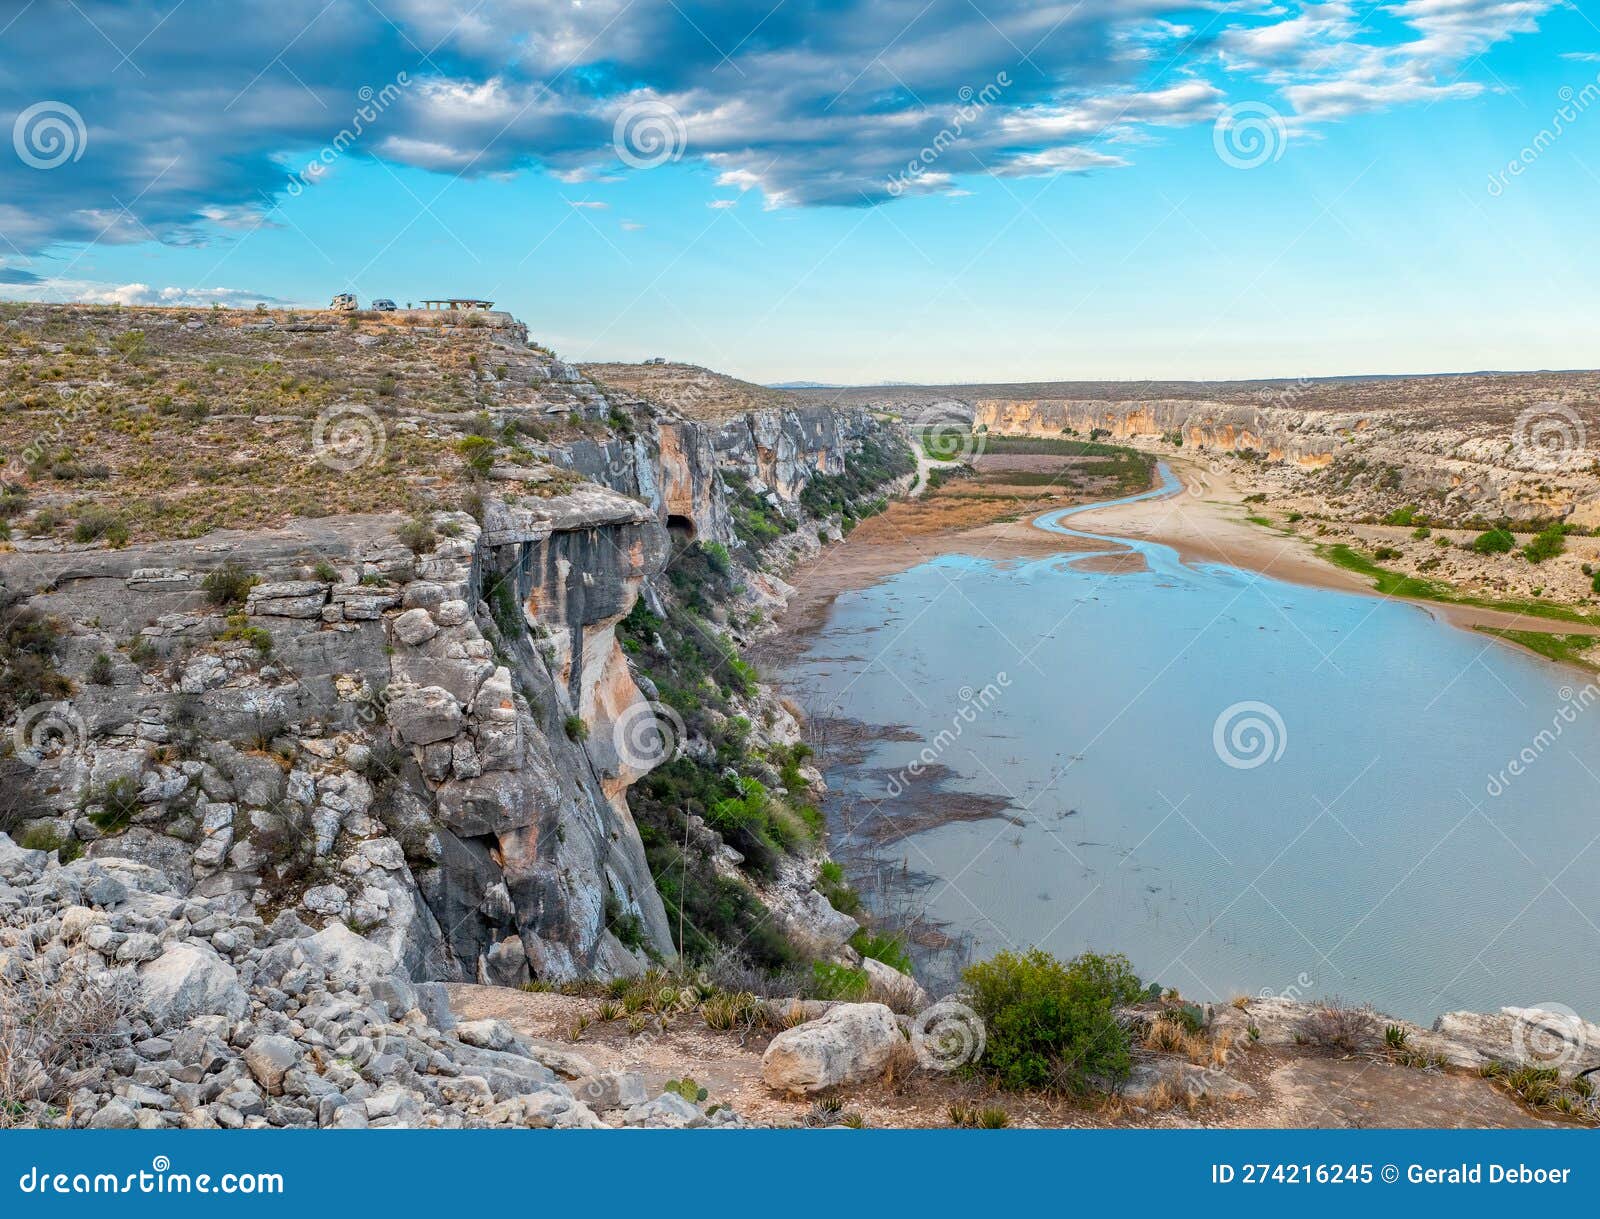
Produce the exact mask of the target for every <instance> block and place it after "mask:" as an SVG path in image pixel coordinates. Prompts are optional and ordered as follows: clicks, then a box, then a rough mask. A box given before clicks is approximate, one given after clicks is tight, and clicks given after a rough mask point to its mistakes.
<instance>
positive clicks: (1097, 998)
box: [962, 948, 1144, 1095]
mask: <svg viewBox="0 0 1600 1219" xmlns="http://www.w3.org/2000/svg"><path fill="white" fill-rule="evenodd" d="M962 977H963V979H964V981H965V982H966V986H967V990H968V992H969V993H970V994H971V996H972V1007H973V1010H974V1011H976V1012H977V1013H978V1016H979V1018H980V1019H981V1020H982V1021H983V1023H984V1028H985V1034H986V1044H985V1047H984V1052H983V1057H982V1058H981V1059H979V1061H978V1063H977V1069H978V1070H979V1071H981V1072H982V1073H984V1074H985V1075H988V1076H989V1077H990V1078H992V1079H993V1080H994V1081H995V1082H996V1083H998V1084H999V1085H1000V1086H1001V1087H1004V1088H1013V1089H1017V1088H1048V1089H1052V1090H1058V1091H1063V1092H1070V1093H1073V1094H1080V1095H1081V1094H1083V1093H1086V1092H1090V1091H1094V1090H1107V1089H1110V1088H1113V1087H1115V1086H1116V1085H1117V1084H1119V1083H1120V1082H1121V1081H1122V1080H1124V1079H1126V1078H1127V1075H1128V1072H1129V1070H1130V1068H1131V1067H1132V1059H1131V1057H1130V1054H1129V1044H1130V1043H1129V1037H1128V1031H1127V1030H1126V1029H1125V1028H1123V1026H1122V1025H1121V1023H1120V1022H1119V1021H1118V1020H1117V1017H1116V1011H1115V1009H1116V1008H1117V1007H1119V1006H1123V1005H1125V1004H1129V1003H1133V1002H1135V1001H1136V1000H1137V999H1139V998H1140V996H1141V995H1142V994H1143V993H1144V988H1143V987H1142V986H1141V985H1140V983H1139V979H1138V978H1137V977H1136V976H1135V975H1134V973H1133V970H1132V968H1131V967H1130V966H1129V964H1128V960H1127V958H1126V957H1123V956H1121V955H1110V956H1101V955H1098V954H1096V953H1084V954H1083V955H1082V956H1079V957H1075V958H1074V959H1073V960H1071V961H1067V962H1062V961H1060V960H1058V959H1057V958H1056V957H1054V956H1052V955H1051V954H1050V953H1048V952H1045V951H1044V950H1043V949H1038V948H1036V949H1034V950H1033V951H1032V952H1029V953H1027V954H1026V955H1021V956H1019V955H1017V954H1014V953H1010V952H1002V953H1000V954H999V955H998V956H995V957H992V958H991V959H989V960H988V961H984V962H982V963H980V964H977V965H973V966H970V967H969V968H967V969H966V970H965V971H963V973H962Z"/></svg>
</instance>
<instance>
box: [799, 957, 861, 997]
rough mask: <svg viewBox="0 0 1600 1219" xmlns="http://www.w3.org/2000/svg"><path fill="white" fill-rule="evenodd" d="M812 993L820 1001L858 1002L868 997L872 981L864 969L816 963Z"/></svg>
mask: <svg viewBox="0 0 1600 1219" xmlns="http://www.w3.org/2000/svg"><path fill="white" fill-rule="evenodd" d="M811 974H812V979H811V991H812V994H813V996H814V997H816V998H818V999H845V1000H849V1001H851V1002H856V1001H858V1000H861V999H865V998H866V997H867V990H868V988H869V987H870V986H871V985H872V980H871V979H870V978H869V977H867V971H866V970H864V969H852V968H850V966H848V965H835V964H833V963H832V962H831V961H815V962H813V963H812V966H811Z"/></svg>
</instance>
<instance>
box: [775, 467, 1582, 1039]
mask: <svg viewBox="0 0 1600 1219" xmlns="http://www.w3.org/2000/svg"><path fill="white" fill-rule="evenodd" d="M1161 474H1162V479H1163V486H1162V487H1161V488H1159V489H1158V490H1156V491H1153V492H1150V493H1149V494H1150V495H1164V494H1173V493H1181V492H1178V491H1177V483H1176V481H1175V480H1174V479H1173V477H1172V475H1171V473H1170V471H1168V470H1166V468H1165V467H1162V469H1161ZM1136 498H1143V497H1136ZM1093 506H1094V507H1100V506H1103V505H1093ZM1085 510H1087V509H1086V508H1078V509H1068V510H1066V511H1064V512H1056V513H1052V514H1050V515H1049V516H1047V517H1044V518H1041V523H1042V524H1045V525H1046V527H1049V528H1054V529H1056V530H1059V531H1061V532H1064V533H1072V532H1074V531H1073V530H1071V529H1070V528H1069V527H1068V526H1067V525H1066V524H1065V523H1064V521H1065V519H1066V518H1068V517H1070V516H1072V515H1073V514H1075V513H1076V512H1081V511H1085ZM1080 536H1092V535H1080ZM1118 541H1123V540H1122V539H1118ZM1123 544H1124V545H1126V546H1128V547H1131V548H1133V549H1135V550H1137V551H1139V552H1140V553H1141V554H1142V555H1143V556H1144V560H1145V563H1146V564H1147V568H1148V569H1147V570H1143V571H1136V572H1121V573H1117V572H1108V571H1096V570H1091V569H1088V568H1086V567H1085V566H1084V556H1083V555H1081V554H1073V555H1064V556H1061V557H1058V558H1051V559H1044V560H1032V561H1024V562H1014V561H1012V562H989V561H985V560H982V559H974V558H970V557H962V556H945V557H942V558H939V559H937V560H935V561H933V562H929V563H925V564H922V565H921V566H918V567H915V568H913V569H911V570H909V571H906V572H903V573H901V574H900V575H898V576H895V577H893V578H891V579H889V580H886V581H884V582H883V583H880V584H878V585H876V586H874V587H872V588H868V589H864V590H861V591H857V592H852V593H847V594H845V595H843V596H841V597H839V598H838V600H837V602H836V603H835V604H834V607H833V609H832V611H831V613H830V616H829V618H828V620H827V623H826V625H825V626H824V628H823V629H822V630H821V631H820V632H819V633H818V634H817V635H816V636H815V637H814V638H812V639H810V640H809V641H808V642H807V645H806V646H805V648H804V649H803V650H802V651H801V652H800V653H799V654H798V655H797V657H796V659H795V660H794V662H793V663H792V664H791V666H790V667H789V669H788V671H787V672H786V673H785V674H783V676H784V678H785V680H786V681H787V682H788V683H789V685H790V686H791V689H792V690H793V692H794V693H795V694H796V696H797V698H798V699H799V700H800V701H801V702H802V703H803V704H804V706H805V707H806V709H807V710H808V711H809V712H810V713H811V714H813V715H816V714H830V713H831V714H833V715H839V716H846V717H849V718H852V719H856V720H861V721H865V722H866V723H868V724H873V725H903V726H905V727H906V728H907V729H909V730H910V734H914V735H915V736H916V737H917V738H919V739H917V740H909V739H907V740H900V739H886V740H878V741H876V742H874V743H873V744H871V745H870V747H869V750H868V756H867V758H866V762H865V764H864V765H861V766H851V767H840V768H838V769H837V770H836V771H834V772H832V773H830V774H829V781H830V784H832V785H834V786H835V787H836V788H841V789H843V790H842V791H841V793H840V794H841V795H842V796H843V797H845V798H846V800H847V802H851V803H853V804H854V816H853V818H852V820H851V822H850V824H849V826H848V827H847V826H846V825H845V824H843V823H841V822H839V821H836V822H835V824H834V826H833V830H834V842H835V848H836V851H838V852H839V853H841V854H842V855H843V856H844V857H846V858H849V857H850V855H851V846H852V843H851V841H850V840H851V838H852V837H856V836H858V835H859V833H860V830H861V828H862V825H863V824H864V819H865V818H872V817H883V818H889V817H897V816H903V815H904V812H905V810H906V809H907V808H908V807H911V806H914V805H915V802H916V801H917V800H918V799H919V798H921V797H922V796H924V795H927V796H932V795H933V794H934V793H935V792H936V791H943V792H945V793H950V792H955V793H973V794H975V795H977V794H983V795H998V796H1002V797H1005V798H1006V799H1007V800H1008V801H1009V802H1010V806H1011V807H1010V808H1009V809H1008V810H1007V812H1006V813H1005V814H1004V815H1003V816H1002V817H999V818H989V819H984V820H975V821H951V822H947V823H944V824H939V825H935V826H933V827H932V828H926V829H924V830H922V831H921V832H917V833H914V834H911V835H909V836H907V837H904V838H901V839H900V840H898V841H895V842H892V843H891V844H889V845H887V846H880V847H879V848H878V849H877V854H878V856H879V858H880V859H884V860H888V861H892V862H893V864H894V865H895V869H894V870H895V871H897V872H903V874H906V875H909V876H911V877H912V878H914V879H915V881H916V884H915V885H914V886H910V887H908V888H907V889H906V891H905V892H904V893H902V899H903V900H908V901H911V902H912V903H913V907H914V908H916V909H923V908H925V909H926V911H927V914H928V916H929V917H930V918H931V919H933V920H936V921H937V922H939V923H941V924H943V925H945V926H946V928H947V929H948V930H950V931H952V932H962V933H965V934H967V935H968V936H970V939H971V942H972V950H973V952H974V954H975V955H976V956H979V957H981V956H985V955H988V954H989V953H990V952H993V951H995V950H997V949H999V948H1003V947H1026V946H1030V945H1034V944H1037V945H1040V946H1043V947H1046V948H1048V949H1050V950H1051V951H1053V952H1056V953H1058V954H1064V955H1065V954H1072V953H1075V952H1078V951H1081V950H1083V949H1085V948H1096V949H1100V950H1116V951H1121V952H1125V953H1127V954H1128V956H1129V957H1131V958H1132V960H1133V962H1134V965H1135V967H1136V968H1137V969H1138V970H1139V971H1140V973H1141V974H1142V975H1143V976H1145V977H1147V978H1149V979H1152V980H1157V981H1160V982H1161V983H1163V984H1164V985H1169V986H1176V987H1178V988H1179V989H1180V990H1182V991H1183V992H1185V993H1186V994H1188V995H1190V996H1193V997H1199V998H1208V999H1226V998H1228V997H1230V996H1232V995H1234V994H1238V993H1241V992H1245V991H1248V992H1252V993H1254V992H1258V991H1270V992H1273V993H1289V994H1295V995H1299V996H1300V997H1311V996H1317V995H1340V996H1343V997H1345V998H1347V999H1351V1000H1361V1001H1367V1002H1371V1003H1374V1004H1376V1005H1377V1006H1378V1007H1379V1008H1381V1009H1383V1010H1385V1011H1388V1012H1390V1013H1393V1014H1397V1015H1402V1016H1406V1017H1410V1018H1416V1019H1424V1020H1426V1019H1430V1018H1431V1017H1432V1016H1433V1015H1434V1014H1436V1013H1438V1012H1440V1011H1446V1010H1454V1009H1471V1010H1493V1009H1494V1008H1496V1007H1498V1006H1499V1005H1502V1004H1519V1005H1525V1004H1538V1005H1541V1006H1546V1007H1548V1006H1552V1005H1554V1004H1561V1005H1565V1006H1567V1007H1570V1008H1574V1009H1576V1010H1577V1011H1579V1012H1582V1013H1584V1014H1586V1015H1588V1016H1589V1017H1590V1018H1595V1017H1596V1016H1597V1015H1600V969H1597V968H1595V962H1596V961H1600V692H1597V691H1596V690H1595V688H1594V687H1592V686H1589V685H1588V684H1587V683H1586V681H1585V678H1584V677H1583V675H1582V674H1579V673H1577V672H1575V671H1569V670H1567V669H1565V668H1561V667H1558V666H1556V665H1554V664H1551V663H1549V662H1547V661H1544V660H1542V659H1540V658H1537V657H1533V656H1530V655H1525V654H1523V653H1521V652H1519V651H1516V650H1514V649H1512V648H1509V647H1506V646H1503V645H1501V644H1498V643H1495V642H1492V641H1490V640H1489V639H1487V638H1485V637H1482V636H1479V635H1474V634H1471V633H1469V632H1466V631H1462V630H1458V629H1456V628H1454V627H1451V626H1448V625H1446V624H1443V623H1440V622H1437V621H1435V620H1434V619H1433V618H1432V617H1431V616H1430V615H1429V614H1428V613H1427V612H1426V611H1425V610H1423V609H1421V608H1419V607H1417V606H1415V605H1411V604H1406V603H1401V602H1394V601H1386V600H1382V599H1380V598H1376V597H1365V596H1357V595H1352V594H1349V593H1342V592H1333V591H1327V590H1321V589H1313V588H1304V587H1300V586H1297V585H1290V584H1285V583H1281V582H1279V581H1276V580H1272V579H1269V578H1267V577H1263V576H1258V575H1255V574H1252V573H1249V572H1244V571H1240V570H1238V569H1236V568H1232V567H1226V566H1222V565H1217V564H1195V565H1190V564H1184V563H1182V562H1180V561H1179V559H1178V556H1177V554H1176V553H1175V552H1174V551H1173V550H1172V549H1171V548H1169V547H1166V546H1162V545H1159V544H1154V543H1147V542H1138V541H1124V542H1123ZM1089 566H1090V567H1091V568H1092V567H1093V566H1094V564H1093V562H1092V561H1091V563H1090V565H1089ZM896 735H900V736H904V735H908V734H904V733H902V734H896ZM1514 761H1515V766H1513V762H1514ZM943 768H948V770H945V769H943ZM1514 771H1519V772H1520V773H1514ZM919 772H920V773H919ZM889 794H894V795H898V797H899V798H898V799H896V800H891V801H889V802H888V803H885V804H882V805H881V807H880V806H879V802H880V801H882V800H883V798H884V796H885V795H889ZM879 828H881V827H879ZM907 894H910V895H911V896H909V897H908V896H907Z"/></svg>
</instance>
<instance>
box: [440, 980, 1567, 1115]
mask: <svg viewBox="0 0 1600 1219" xmlns="http://www.w3.org/2000/svg"><path fill="white" fill-rule="evenodd" d="M449 991H450V1006H451V1009H452V1010H453V1011H454V1012H455V1014H456V1016H457V1018H459V1019H461V1020H481V1019H485V1018H490V1017H492V1018H494V1019H497V1020H502V1021H504V1022H505V1023H506V1024H507V1025H509V1026H510V1027H511V1028H512V1029H514V1030H515V1031H517V1032H518V1033H522V1034H524V1035H525V1036H529V1037H532V1038H535V1039H537V1040H541V1041H546V1042H550V1043H553V1044H555V1045H556V1046H559V1047H560V1048H561V1049H562V1050H564V1051H566V1052H568V1053H572V1054H577V1055H580V1056H581V1057H583V1058H585V1059H587V1060H588V1061H589V1062H590V1063H592V1064H593V1065H594V1066H595V1067H596V1068H598V1069H600V1070H602V1071H605V1070H624V1071H638V1072H640V1073H642V1074H643V1075H644V1076H645V1078H646V1082H647V1083H648V1085H649V1087H650V1089H651V1091H652V1092H659V1091H660V1090H661V1087H662V1085H663V1084H665V1083H666V1082H667V1081H668V1080H669V1079H681V1078H683V1077H684V1076H691V1077H693V1079H694V1080H695V1081H696V1082H697V1083H698V1084H700V1085H701V1086H702V1087H704V1088H705V1089H706V1091H707V1093H708V1096H707V1103H711V1104H717V1103H720V1104H728V1105H732V1106H733V1108H734V1110H735V1111H736V1112H737V1113H738V1114H739V1115H740V1116H741V1117H743V1118H745V1119H746V1120H748V1121H752V1122H757V1123H763V1124H773V1125H796V1124H799V1123H801V1122H803V1121H804V1120H805V1118H806V1115H807V1114H808V1112H809V1111H810V1109H811V1102H810V1101H809V1100H791V1099H789V1098H786V1097H784V1096H781V1095H779V1094H777V1093H775V1092H773V1091H772V1090H771V1089H769V1088H768V1087H767V1086H766V1085H765V1084H763V1083H762V1082H761V1054H762V1052H763V1051H764V1050H765V1049H766V1047H767V1044H768V1043H769V1042H770V1040H771V1034H770V1033H768V1032H763V1031H761V1030H753V1031H750V1032H746V1033H743V1034H740V1033H736V1032H717V1031H714V1030H712V1029H710V1028H708V1027H706V1025H705V1023H704V1022H703V1021H702V1020H701V1019H700V1017H699V1016H698V1015H696V1014H694V1013H692V1012H691V1013H686V1014H684V1015H680V1016H677V1017H674V1018H673V1019H672V1020H671V1021H670V1022H668V1024H667V1025H666V1027H665V1028H660V1027H656V1026H655V1025H652V1026H651V1027H650V1028H648V1029H646V1030H644V1031H643V1032H640V1033H637V1034H630V1033H629V1032H628V1030H627V1027H626V1024H625V1022H624V1021H622V1020H617V1021H611V1022H606V1021H600V1020H598V1019H595V1013H596V1011H597V1009H598V1008H599V1000H597V999H592V998H586V997H582V996H575V995H560V994H553V993H543V994H535V993H529V992H527V991H521V990H512V989H509V988H506V987H495V986H473V985H467V984H459V985H451V986H450V987H449ZM584 1016H587V1017H588V1018H589V1019H590V1020H591V1021H592V1022H591V1023H590V1024H588V1025H587V1026H586V1027H585V1028H583V1030H582V1032H581V1034H580V1035H579V1036H578V1037H577V1038H576V1039H574V1038H573V1036H572V1033H573V1031H574V1028H575V1026H576V1024H577V1023H578V1022H579V1019H580V1017H584ZM1227 1070H1228V1073H1229V1074H1230V1075H1232V1076H1233V1077H1234V1078H1236V1079H1239V1080H1242V1081H1243V1082H1245V1083H1247V1084H1249V1085H1250V1086H1251V1087H1252V1088H1253V1089H1254V1090H1255V1092H1256V1096H1255V1097H1254V1098H1252V1099H1248V1100H1240V1101H1231V1102H1210V1101H1207V1102H1203V1103H1201V1104H1199V1105H1197V1106H1196V1107H1194V1108H1192V1109H1191V1108H1185V1107H1184V1106H1183V1105H1181V1104H1180V1105H1178V1106H1176V1107H1175V1108H1172V1109H1169V1110H1166V1111H1164V1112H1149V1111H1146V1110H1142V1109H1139V1108H1137V1107H1135V1106H1132V1105H1129V1104H1126V1103H1122V1102H1116V1101H1112V1102H1095V1103H1088V1104H1072V1103H1067V1102H1057V1101H1051V1100H1050V1099H1048V1098H1045V1097H1041V1096H1035V1095H1032V1094H1017V1093H1004V1092H997V1091H994V1090H992V1089H990V1088H988V1087H986V1086H985V1085H983V1084H981V1083H978V1082H976V1081H974V1080H970V1079H965V1078H962V1077H960V1076H957V1075H949V1074H941V1073H937V1072H926V1071H922V1072H917V1073H915V1074H913V1075H912V1076H911V1077H910V1078H909V1079H906V1080H901V1081H897V1082H893V1083H890V1084H884V1083H871V1084H865V1085H862V1086H860V1087H856V1088H850V1089H844V1090H841V1092H840V1093H839V1099H840V1100H841V1101H843V1103H844V1105H845V1109H846V1110H847V1111H852V1112H856V1113H859V1114H861V1116H862V1117H863V1118H864V1119H865V1122H866V1124H867V1125H868V1126H872V1127H878V1128H885V1127H935V1126H948V1125H949V1124H950V1118H949V1110H950V1106H951V1105H952V1104H962V1105H968V1106H979V1107H982V1106H997V1107H999V1108H1002V1109H1004V1110H1005V1111H1006V1113H1007V1114H1008V1115H1009V1117H1010V1119H1011V1124H1012V1125H1015V1126H1031V1127H1080V1128H1096V1127H1122V1126H1135V1127H1137V1126H1154V1127H1161V1126H1217V1127H1241V1128H1253V1127H1351V1126H1381V1127H1473V1128H1486V1127H1487V1128H1501V1127H1519V1126H1542V1125H1545V1124H1546V1123H1544V1122H1541V1121H1540V1120H1539V1119H1538V1118H1535V1117H1534V1116H1533V1115H1532V1114H1530V1113H1529V1112H1528V1111H1527V1110H1525V1109H1523V1108H1522V1107H1521V1106H1520V1105H1518V1104H1517V1103H1516V1102H1514V1101H1513V1100H1511V1099H1510V1098H1509V1097H1507V1096H1506V1095H1505V1094H1503V1093H1501V1092H1499V1091H1497V1090H1496V1089H1495V1088H1494V1087H1493V1086H1492V1085H1491V1084H1489V1083H1488V1082H1487V1081H1486V1080H1482V1079H1479V1078H1478V1077H1477V1076H1475V1075H1471V1074H1468V1073H1453V1072H1443V1071H1437V1070H1428V1071H1419V1070H1413V1069H1410V1068H1407V1067H1402V1066H1398V1065H1396V1064H1394V1063H1391V1062H1387V1061H1382V1060H1378V1059H1373V1058H1370V1057H1355V1058H1336V1057H1330V1056H1328V1055H1326V1054H1324V1053H1320V1052H1317V1051H1310V1050H1299V1049H1294V1048H1268V1047H1265V1046H1260V1047H1255V1048H1251V1049H1248V1050H1241V1051H1239V1052H1237V1053H1235V1054H1233V1055H1232V1057H1231V1058H1230V1059H1229V1061H1228V1065H1227Z"/></svg>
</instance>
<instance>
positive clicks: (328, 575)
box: [312, 559, 339, 584]
mask: <svg viewBox="0 0 1600 1219" xmlns="http://www.w3.org/2000/svg"><path fill="white" fill-rule="evenodd" d="M312 575H314V576H316V577H317V579H319V580H321V581H322V582H323V583H324V584H337V583H338V582H339V572H338V569H337V568H335V567H334V565H333V564H332V563H330V562H328V561H327V560H326V559H323V560H322V561H321V562H319V563H318V564H317V565H316V566H315V567H314V568H312Z"/></svg>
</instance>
